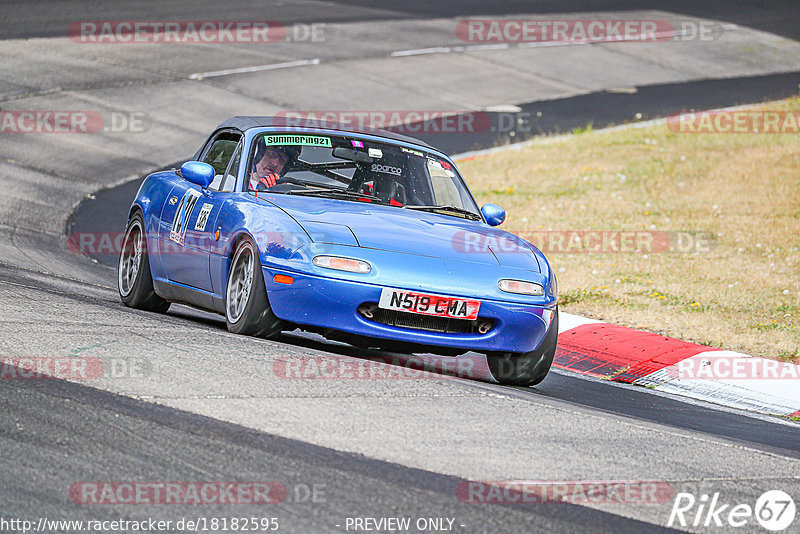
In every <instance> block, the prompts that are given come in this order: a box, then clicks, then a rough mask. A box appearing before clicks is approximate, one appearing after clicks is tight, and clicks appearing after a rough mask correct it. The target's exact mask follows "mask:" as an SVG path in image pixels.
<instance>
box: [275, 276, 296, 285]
mask: <svg viewBox="0 0 800 534" xmlns="http://www.w3.org/2000/svg"><path fill="white" fill-rule="evenodd" d="M272 279H273V280H275V283H277V284H286V285H287V286H290V285H292V283H293V282H294V278H292V277H291V276H289V275H286V274H276V275H275V276H273V277H272Z"/></svg>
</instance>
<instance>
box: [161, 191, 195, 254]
mask: <svg viewBox="0 0 800 534" xmlns="http://www.w3.org/2000/svg"><path fill="white" fill-rule="evenodd" d="M198 198H200V193H199V192H197V191H195V190H194V189H189V190H188V191H186V193H185V194H184V195H183V198H182V199H181V204H180V206H178V211H176V212H175V218H174V219H173V220H172V231H170V233H169V238H170V239H171V240H172V241H175V242H176V243H180V244H181V245H183V240H184V239H185V237H186V227H187V226H188V225H189V217H190V216H191V215H192V210H194V205H195V204H197V199H198Z"/></svg>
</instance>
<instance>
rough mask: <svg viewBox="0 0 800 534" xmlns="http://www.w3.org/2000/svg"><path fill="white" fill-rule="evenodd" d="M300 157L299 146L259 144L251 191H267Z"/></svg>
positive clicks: (251, 175)
mask: <svg viewBox="0 0 800 534" xmlns="http://www.w3.org/2000/svg"><path fill="white" fill-rule="evenodd" d="M298 156H300V147H298V146H265V145H264V142H263V141H260V142H259V143H258V146H257V148H256V154H255V157H254V158H253V162H254V163H253V170H252V172H251V173H250V184H249V185H250V190H251V191H266V190H267V189H269V188H270V187H272V186H274V185H275V183H276V182H277V181H278V180H279V179H280V178H281V176H283V175H284V174H286V173H287V172H288V171H289V169H290V168H291V166H292V164H293V163H294V162H295V161H296V160H297V158H298Z"/></svg>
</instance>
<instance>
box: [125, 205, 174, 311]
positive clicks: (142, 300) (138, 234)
mask: <svg viewBox="0 0 800 534" xmlns="http://www.w3.org/2000/svg"><path fill="white" fill-rule="evenodd" d="M117 290H118V291H119V297H120V299H122V303H123V304H125V305H126V306H129V307H131V308H136V309H139V310H146V311H152V312H158V313H164V312H166V311H167V310H168V309H169V302H167V301H166V300H164V299H162V298H161V297H159V296H158V295H157V294H156V291H155V289H153V275H152V274H151V273H150V256H149V255H148V254H147V237H146V234H145V231H144V218H143V217H142V213H141V212H140V211H137V212H136V213H134V214H133V217H131V218H130V220H128V226H127V227H126V228H125V239H124V240H123V242H122V250H121V251H120V253H119V263H118V264H117Z"/></svg>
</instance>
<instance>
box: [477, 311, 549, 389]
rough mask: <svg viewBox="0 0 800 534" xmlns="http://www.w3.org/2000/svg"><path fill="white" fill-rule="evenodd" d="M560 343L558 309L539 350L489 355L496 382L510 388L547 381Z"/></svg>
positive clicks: (488, 358)
mask: <svg viewBox="0 0 800 534" xmlns="http://www.w3.org/2000/svg"><path fill="white" fill-rule="evenodd" d="M557 341H558V308H556V310H555V312H553V320H552V321H551V322H550V330H548V331H547V335H546V336H545V338H544V341H542V344H541V345H540V346H539V348H538V349H536V350H533V351H531V352H522V353H519V352H500V353H495V354H491V355H487V357H486V360H487V362H488V363H489V369H490V370H491V372H492V376H493V377H494V379H495V380H497V381H498V382H500V383H501V384H505V385H508V386H535V385H536V384H539V383H540V382H541V381H542V380H544V379H545V377H546V376H547V373H548V372H549V371H550V366H551V365H553V357H554V356H555V355H556V342H557Z"/></svg>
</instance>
